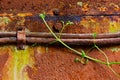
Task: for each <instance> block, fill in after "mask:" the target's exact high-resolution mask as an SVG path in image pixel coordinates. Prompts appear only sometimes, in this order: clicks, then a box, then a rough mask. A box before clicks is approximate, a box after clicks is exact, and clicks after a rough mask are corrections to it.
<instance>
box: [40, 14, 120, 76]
mask: <svg viewBox="0 0 120 80" xmlns="http://www.w3.org/2000/svg"><path fill="white" fill-rule="evenodd" d="M39 16H40V17H41V18H42V20H43V22H44V23H45V25H46V27H47V28H48V30H49V31H50V32H51V34H52V35H53V36H54V37H55V39H56V41H58V42H60V43H61V44H62V45H63V46H65V47H66V48H68V49H69V50H71V51H73V52H75V53H76V54H77V55H80V56H82V53H81V52H79V51H77V50H75V49H73V48H71V47H70V46H68V45H67V44H65V43H64V42H63V41H62V40H61V39H60V38H59V37H57V35H56V34H55V33H54V32H53V31H52V30H51V28H50V27H49V25H48V24H47V22H46V21H45V15H44V14H40V15H39ZM94 47H95V48H97V49H98V50H99V51H100V52H101V53H103V55H104V56H105V57H106V62H104V61H102V60H99V59H95V58H92V57H90V56H87V55H84V58H86V59H89V60H92V61H94V62H98V63H101V64H104V65H106V66H107V67H108V68H109V69H110V70H111V71H112V72H113V73H114V74H115V75H116V76H118V77H119V78H120V75H119V74H118V73H116V72H115V71H114V70H113V69H112V68H111V66H110V65H112V64H120V62H109V59H108V57H107V55H106V54H105V53H104V52H103V51H102V50H101V49H100V48H99V47H98V46H96V45H94Z"/></svg>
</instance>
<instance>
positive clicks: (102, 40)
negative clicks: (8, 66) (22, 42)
mask: <svg viewBox="0 0 120 80" xmlns="http://www.w3.org/2000/svg"><path fill="white" fill-rule="evenodd" d="M57 35H59V33H57ZM0 36H2V37H1V38H0V44H2V43H17V37H16V32H4V33H2V32H0ZM8 36H9V37H8ZM61 40H62V41H63V42H65V43H66V44H68V45H93V44H94V43H95V44H97V45H107V44H120V33H119V32H118V33H104V34H97V37H96V39H93V36H92V34H67V33H63V34H62V37H61ZM53 41H56V40H55V38H54V37H53V36H52V34H51V33H40V32H39V33H36V32H35V33H33V32H30V33H26V43H27V44H31V43H40V44H49V43H50V42H53Z"/></svg>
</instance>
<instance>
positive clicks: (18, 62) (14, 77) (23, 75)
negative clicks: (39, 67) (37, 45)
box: [2, 47, 34, 80]
mask: <svg viewBox="0 0 120 80" xmlns="http://www.w3.org/2000/svg"><path fill="white" fill-rule="evenodd" d="M8 53H9V58H8V60H7V62H6V64H5V66H4V69H3V75H2V79H3V80H30V78H29V77H28V73H27V72H26V67H27V66H29V67H31V68H33V67H34V66H33V65H34V58H33V55H34V49H31V48H29V47H28V48H26V49H25V50H17V49H16V48H15V47H11V48H8Z"/></svg>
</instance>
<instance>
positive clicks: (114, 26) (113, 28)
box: [109, 21, 120, 33]
mask: <svg viewBox="0 0 120 80" xmlns="http://www.w3.org/2000/svg"><path fill="white" fill-rule="evenodd" d="M118 31H120V23H118V22H115V21H113V22H110V24H109V32H112V33H115V32H118Z"/></svg>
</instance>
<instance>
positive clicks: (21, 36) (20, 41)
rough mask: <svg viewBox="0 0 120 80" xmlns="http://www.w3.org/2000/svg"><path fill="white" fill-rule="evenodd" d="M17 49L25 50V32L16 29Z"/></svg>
mask: <svg viewBox="0 0 120 80" xmlns="http://www.w3.org/2000/svg"><path fill="white" fill-rule="evenodd" d="M16 42H17V48H18V49H25V44H26V32H25V30H24V29H23V28H22V29H20V30H19V29H18V31H17V41H16Z"/></svg>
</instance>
